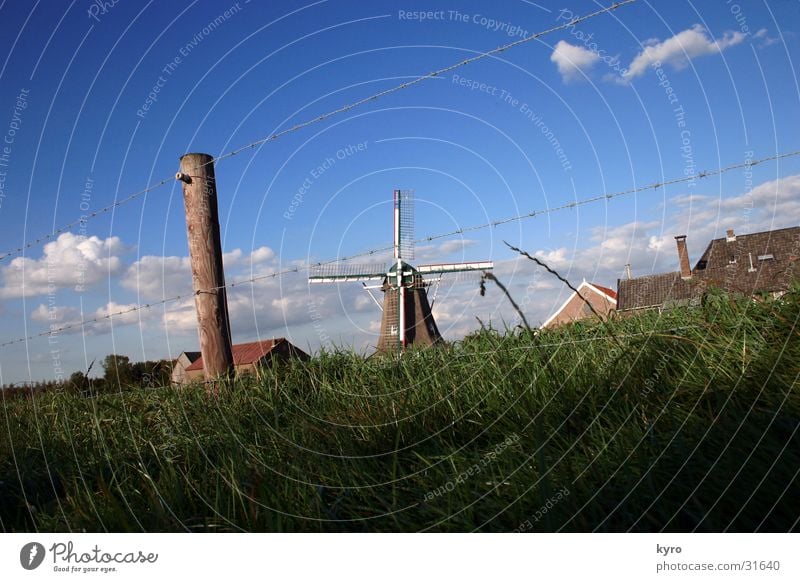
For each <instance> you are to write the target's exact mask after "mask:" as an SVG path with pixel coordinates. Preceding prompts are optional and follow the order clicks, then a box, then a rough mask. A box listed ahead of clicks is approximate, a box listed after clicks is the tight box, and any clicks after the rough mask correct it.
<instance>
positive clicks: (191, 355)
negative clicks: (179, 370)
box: [178, 352, 200, 362]
mask: <svg viewBox="0 0 800 582" xmlns="http://www.w3.org/2000/svg"><path fill="white" fill-rule="evenodd" d="M181 356H186V359H187V360H189V361H190V362H194V361H195V360H197V358H199V357H200V352H183V353H181V354H180V355H179V356H178V357H179V358H180V357H181Z"/></svg>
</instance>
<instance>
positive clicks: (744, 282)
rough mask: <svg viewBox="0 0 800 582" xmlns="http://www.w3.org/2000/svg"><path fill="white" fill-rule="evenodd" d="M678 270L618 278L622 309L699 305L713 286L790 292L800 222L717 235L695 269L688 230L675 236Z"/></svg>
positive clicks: (797, 274)
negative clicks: (688, 246) (769, 228)
mask: <svg viewBox="0 0 800 582" xmlns="http://www.w3.org/2000/svg"><path fill="white" fill-rule="evenodd" d="M675 241H676V244H677V251H678V265H679V269H680V270H678V271H674V272H671V273H661V274H657V275H647V276H645V277H636V278H631V279H620V280H618V281H617V296H618V301H617V311H618V312H620V313H622V314H630V313H633V312H636V311H642V310H649V309H659V310H661V309H669V308H671V307H677V306H693V305H698V304H699V303H700V301H701V300H702V296H703V293H704V292H705V290H706V288H708V287H717V288H720V289H723V290H725V291H727V292H729V293H737V294H741V295H757V294H760V293H768V294H772V295H773V296H779V295H781V294H783V293H785V292H786V291H787V290H788V289H789V286H790V285H791V283H792V281H795V280H798V279H799V278H800V266H798V264H797V263H798V258H800V227H797V226H795V227H791V228H782V229H779V230H770V231H765V232H756V233H752V234H745V235H736V234H735V233H734V231H733V230H728V232H727V234H726V236H725V237H724V238H717V239H714V240H712V241H711V242H710V243H709V244H708V246H707V247H706V250H705V251H704V252H703V254H702V255H701V256H700V259H699V260H698V261H697V264H696V265H695V267H694V269H692V268H691V267H690V262H689V251H688V248H687V246H686V236H685V235H681V236H676V237H675Z"/></svg>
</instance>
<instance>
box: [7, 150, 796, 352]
mask: <svg viewBox="0 0 800 582" xmlns="http://www.w3.org/2000/svg"><path fill="white" fill-rule="evenodd" d="M798 155H800V150H797V151H793V152H788V153H783V154H775V155H772V156H767V157H764V158H760V159H757V160H748V161H747V162H744V163H737V164H731V165H729V166H725V167H722V168H717V169H714V170H706V171H703V172H700V173H699V174H698V175H696V176H691V177H686V176H683V177H680V178H674V179H670V180H663V181H661V182H654V183H650V184H648V185H646V186H641V187H637V188H630V189H627V190H621V191H618V192H611V193H605V194H600V195H597V196H591V197H589V198H584V199H582V200H577V201H574V202H570V203H568V204H562V205H560V206H552V207H549V208H544V209H540V210H533V211H531V212H528V213H525V214H519V215H515V216H513V217H508V218H504V219H501V220H493V221H489V222H486V223H483V224H479V225H474V226H470V227H465V228H459V229H456V230H453V231H450V232H446V233H441V234H435V235H430V236H426V237H422V238H420V239H417V240H416V242H427V241H433V240H438V239H441V238H446V237H451V236H456V235H461V234H464V233H466V232H474V231H478V230H481V229H486V228H493V227H497V226H502V225H505V224H509V223H511V222H515V221H521V220H526V219H529V218H534V217H536V216H542V215H545V214H550V213H553V212H560V211H562V210H567V209H572V208H577V207H581V206H584V205H587V204H592V203H596V202H600V201H604V200H613V199H615V198H619V197H621V196H626V195H631V194H635V193H639V192H648V191H650V192H654V191H656V190H658V189H659V188H663V187H665V186H668V185H672V184H679V183H682V182H686V181H688V180H690V179H696V178H700V179H703V178H708V177H711V176H717V175H720V174H724V173H726V172H730V171H732V170H735V169H738V168H743V167H746V166H747V167H750V166H754V165H757V164H760V163H763V162H767V161H770V160H779V159H783V158H788V157H793V156H798ZM393 248H394V247H393V246H392V245H387V246H385V247H380V248H374V249H370V250H367V251H362V252H358V253H355V254H351V255H346V256H342V257H337V258H334V259H328V260H325V261H312V262H306V263H302V264H299V265H295V266H293V267H289V268H286V269H282V270H277V271H272V272H269V273H263V274H260V275H256V276H253V277H249V278H246V279H239V280H234V281H232V282H230V283H226V284H225V285H220V286H219V287H215V288H212V289H201V290H197V291H195V292H194V293H192V294H181V295H175V296H172V297H168V298H165V299H161V300H158V301H153V302H149V303H145V304H142V305H137V306H134V307H129V308H125V309H122V310H119V311H116V312H112V313H108V314H104V315H102V316H97V317H94V318H90V319H85V320H81V321H78V322H73V323H68V324H64V325H61V326H58V327H51V328H50V329H49V330H47V331H43V332H40V333H35V334H31V335H27V336H23V337H19V338H17V339H13V340H8V341H5V342H2V343H0V348H4V347H7V346H10V345H14V344H18V343H22V342H26V341H29V340H32V339H36V338H39V337H45V336H50V335H54V334H58V333H61V332H63V331H68V330H71V329H75V328H79V327H85V326H87V325H91V324H94V323H99V322H102V321H106V320H112V319H113V318H114V317H120V316H123V315H127V314H129V313H135V312H137V311H141V310H145V309H152V308H153V307H158V306H160V305H164V304H167V303H171V302H175V301H179V300H181V299H186V298H188V297H192V296H194V295H197V294H199V293H204V292H205V293H208V292H215V291H218V290H220V289H233V288H235V287H240V286H242V285H250V284H254V283H257V282H259V281H265V280H268V279H277V278H280V277H283V276H286V275H289V274H293V273H300V272H305V271H309V270H318V269H320V268H322V267H324V266H326V265H332V264H334V263H341V262H347V261H351V260H354V259H357V258H363V257H370V256H372V257H374V256H375V255H379V254H380V253H382V252H387V251H390V250H392V249H393Z"/></svg>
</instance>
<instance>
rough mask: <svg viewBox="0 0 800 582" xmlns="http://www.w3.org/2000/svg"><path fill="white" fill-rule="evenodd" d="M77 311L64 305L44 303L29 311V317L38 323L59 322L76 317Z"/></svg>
mask: <svg viewBox="0 0 800 582" xmlns="http://www.w3.org/2000/svg"><path fill="white" fill-rule="evenodd" d="M78 315H79V312H78V310H77V309H75V308H74V307H64V306H61V305H51V306H50V307H48V306H47V305H45V304H44V303H40V304H39V306H38V307H37V308H36V309H34V310H33V311H31V319H32V320H33V321H36V322H39V323H61V322H64V321H67V320H70V319H76V318H77V317H78Z"/></svg>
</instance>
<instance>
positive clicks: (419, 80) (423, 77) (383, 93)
mask: <svg viewBox="0 0 800 582" xmlns="http://www.w3.org/2000/svg"><path fill="white" fill-rule="evenodd" d="M636 1H637V0H622V1H620V2H615V3H614V4H612V5H610V6H607V7H605V8H603V9H601V10H597V11H596V12H592V13H590V14H587V15H585V16H578V17H576V18H573V19H572V20H570V21H568V22H565V23H564V24H559V25H557V26H553V27H551V28H548V29H546V30H542V31H541V32H536V33H534V34H532V35H530V36H526V37H524V38H521V39H518V40H515V41H513V42H510V43H508V44H504V45H501V46H499V47H497V48H495V49H492V50H490V51H486V52H483V53H479V54H477V55H475V56H472V57H469V58H466V59H463V60H461V61H458V62H457V63H453V64H452V65H448V66H447V67H443V68H441V69H436V70H434V71H431V72H430V73H427V74H425V75H421V76H419V77H416V78H414V79H412V80H411V81H407V82H405V83H401V84H399V85H397V86H395V87H392V88H390V89H386V90H384V91H380V92H378V93H375V94H374V95H370V96H369V97H364V98H363V99H359V100H358V101H355V102H353V103H350V104H348V105H343V106H342V107H339V108H338V109H334V110H332V111H329V112H328V113H323V114H322V115H320V116H318V117H314V118H312V119H309V120H307V121H303V122H301V123H298V124H296V125H293V126H292V127H289V128H287V129H284V130H281V131H279V132H276V133H273V134H270V135H268V136H266V137H263V138H260V139H257V140H255V141H253V142H251V143H249V144H247V145H244V146H241V147H239V148H237V149H235V150H233V151H230V152H228V153H226V154H223V155H221V156H218V157H216V158H214V159H213V160H211V161H208V162H205V163H204V164H202V165H201V166H199V167H203V166H204V165H207V164H210V163H212V162H214V161H216V160H223V159H225V158H229V157H231V156H235V155H237V154H240V153H241V152H243V151H246V150H248V149H252V148H255V147H258V146H259V145H261V144H263V143H266V142H268V141H272V140H275V139H278V138H279V137H282V136H284V135H286V134H289V133H292V132H295V131H298V130H300V129H303V128H304V127H308V126H309V125H314V124H315V123H319V122H321V121H324V120H326V119H329V118H331V117H334V116H336V115H340V114H342V113H346V112H348V111H350V110H352V109H355V108H357V107H360V106H362V105H365V104H367V103H369V102H371V101H376V100H378V99H380V98H382V97H385V96H387V95H390V94H392V93H396V92H398V91H402V90H404V89H408V88H409V87H413V86H414V85H417V84H419V83H422V82H423V81H427V80H429V79H433V78H435V77H439V76H441V75H444V74H445V73H449V72H450V71H453V70H455V69H458V68H461V67H464V66H466V65H469V64H472V63H474V62H476V61H480V60H482V59H485V58H487V57H491V56H494V55H496V54H499V53H502V52H505V51H507V50H508V49H510V48H513V47H515V46H518V45H521V44H525V43H528V42H531V41H533V40H536V39H537V38H540V37H542V36H545V35H547V34H552V33H553V32H558V31H559V30H564V29H566V28H569V27H571V26H575V25H576V24H579V23H581V22H584V21H586V20H589V19H590V18H595V17H597V16H600V15H601V14H605V13H607V12H612V11H613V10H617V9H618V8H621V7H622V6H624V5H626V4H631V3H633V2H636Z"/></svg>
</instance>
